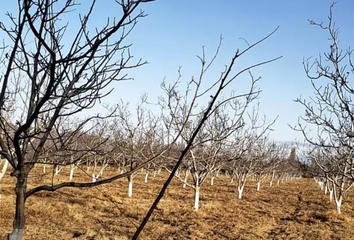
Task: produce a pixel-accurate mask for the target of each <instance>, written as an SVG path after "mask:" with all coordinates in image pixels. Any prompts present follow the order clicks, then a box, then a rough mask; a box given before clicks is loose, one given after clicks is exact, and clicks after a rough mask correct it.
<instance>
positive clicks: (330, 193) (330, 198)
mask: <svg viewBox="0 0 354 240" xmlns="http://www.w3.org/2000/svg"><path fill="white" fill-rule="evenodd" d="M329 201H330V202H332V201H333V189H330V190H329Z"/></svg>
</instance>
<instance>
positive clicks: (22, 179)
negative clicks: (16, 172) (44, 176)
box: [8, 174, 27, 240]
mask: <svg viewBox="0 0 354 240" xmlns="http://www.w3.org/2000/svg"><path fill="white" fill-rule="evenodd" d="M26 189H27V175H25V174H20V176H18V177H17V182H16V187H15V192H16V212H15V219H14V221H13V227H12V233H11V234H10V235H9V236H8V240H22V237H23V230H24V228H25V203H26V198H25V196H26Z"/></svg>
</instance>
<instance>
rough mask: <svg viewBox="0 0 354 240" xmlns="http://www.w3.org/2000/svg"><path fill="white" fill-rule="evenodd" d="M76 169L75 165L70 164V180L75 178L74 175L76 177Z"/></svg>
mask: <svg viewBox="0 0 354 240" xmlns="http://www.w3.org/2000/svg"><path fill="white" fill-rule="evenodd" d="M74 170H75V165H73V164H71V165H70V177H69V180H70V181H71V180H73V177H74Z"/></svg>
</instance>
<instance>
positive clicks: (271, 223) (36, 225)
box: [0, 170, 354, 240]
mask: <svg viewBox="0 0 354 240" xmlns="http://www.w3.org/2000/svg"><path fill="white" fill-rule="evenodd" d="M68 172H69V171H68V170H65V171H64V172H62V173H60V174H59V175H58V176H56V177H55V178H56V181H64V180H66V179H68ZM39 173H40V172H39V170H38V173H37V176H35V175H33V176H32V178H31V179H30V180H29V182H30V185H31V186H33V184H39V183H44V182H47V183H48V181H49V178H50V174H48V175H45V176H42V177H39V175H40V174H39ZM107 174H108V173H107ZM111 174H112V173H111ZM77 175H78V174H77ZM77 175H76V178H75V177H74V180H76V181H79V180H80V181H84V180H86V181H89V180H90V179H89V178H88V177H86V178H85V176H84V175H82V176H79V177H77ZM166 177H167V175H166V174H165V173H161V174H160V175H158V176H157V177H155V178H152V177H151V178H150V179H149V182H148V183H144V181H143V179H144V175H138V176H137V177H136V178H135V180H134V189H133V197H132V198H128V196H127V192H128V181H127V180H126V179H122V180H119V181H117V182H114V183H112V184H109V185H106V186H100V187H95V188H91V189H64V190H60V191H57V192H55V193H49V192H41V193H38V194H36V195H34V196H32V197H30V198H29V199H28V201H27V212H26V214H27V222H26V231H25V239H36V240H40V239H46V240H47V239H130V238H131V236H132V234H133V233H134V231H135V229H136V227H137V226H138V224H139V222H140V221H141V219H142V218H143V217H144V214H145V212H146V211H147V209H148V207H149V206H150V205H151V203H152V202H153V200H154V198H155V196H156V195H157V193H158V191H159V190H160V188H161V186H162V184H163V181H164V179H165V178H166ZM3 181H4V182H3V183H2V184H1V186H0V187H1V190H2V202H0V239H5V236H6V233H8V232H10V231H11V224H12V218H13V213H14V212H13V211H14V210H13V209H14V202H15V200H14V195H13V179H12V178H11V177H9V176H5V177H4V179H3ZM255 185H256V184H255V183H254V182H252V181H249V182H248V184H246V188H245V191H244V198H243V199H242V200H239V199H237V193H236V186H235V185H234V183H230V181H229V179H228V178H226V177H225V176H221V177H220V178H219V179H216V180H215V184H214V186H209V183H208V182H206V183H205V184H204V185H203V186H202V189H201V202H200V207H201V208H200V210H198V211H194V210H193V191H192V189H183V188H182V184H181V183H180V182H178V181H177V180H176V181H174V182H173V183H172V185H171V186H170V188H169V189H168V191H167V194H166V196H165V197H164V198H163V200H162V201H161V203H160V204H159V206H158V209H157V210H156V211H155V213H154V215H153V217H152V219H151V221H150V222H149V223H148V225H147V226H146V228H145V229H144V231H143V233H142V235H141V239H151V240H153V239H154V240H155V239H213V240H214V239H252V240H254V239H271V240H277V239H294V240H295V239H296V240H301V239H304V240H305V239H306V240H310V239H323V240H325V239H331V240H333V239H343V240H344V239H353V236H354V220H353V215H354V210H353V207H352V206H353V204H354V199H353V197H354V195H353V194H352V193H351V192H350V193H349V195H348V196H347V197H346V198H345V200H344V203H343V214H342V215H337V214H336V212H335V210H334V204H333V203H330V202H329V200H328V196H325V195H324V194H323V193H321V192H320V190H319V187H318V185H316V184H315V182H314V181H313V180H312V179H301V180H297V181H293V182H290V183H283V184H280V186H276V185H275V186H274V187H272V188H270V187H269V186H268V183H266V182H264V184H263V186H261V191H260V192H257V191H256V188H255V187H256V186H255Z"/></svg>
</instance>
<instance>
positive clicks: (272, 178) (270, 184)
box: [269, 172, 275, 187]
mask: <svg viewBox="0 0 354 240" xmlns="http://www.w3.org/2000/svg"><path fill="white" fill-rule="evenodd" d="M274 176H275V172H273V173H272V177H271V178H270V182H269V187H272V186H273V181H274Z"/></svg>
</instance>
